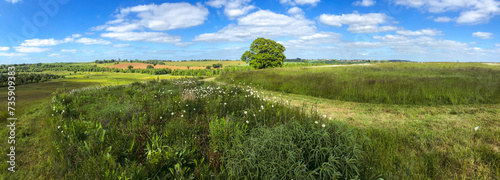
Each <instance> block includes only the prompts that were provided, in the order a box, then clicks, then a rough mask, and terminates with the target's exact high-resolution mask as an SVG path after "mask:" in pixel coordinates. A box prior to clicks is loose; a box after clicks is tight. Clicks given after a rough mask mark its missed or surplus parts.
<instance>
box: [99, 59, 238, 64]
mask: <svg viewBox="0 0 500 180" xmlns="http://www.w3.org/2000/svg"><path fill="white" fill-rule="evenodd" d="M190 61H233V60H229V59H225V60H219V59H199V60H194V59H192V60H180V62H190ZM94 62H95V63H96V64H104V63H115V64H116V63H120V62H124V63H147V64H154V65H156V64H159V65H165V63H166V62H175V61H174V60H158V59H150V60H138V59H134V60H133V59H130V60H128V59H123V60H122V59H109V60H106V59H103V60H95V61H94Z"/></svg>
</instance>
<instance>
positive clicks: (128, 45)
mask: <svg viewBox="0 0 500 180" xmlns="http://www.w3.org/2000/svg"><path fill="white" fill-rule="evenodd" d="M113 47H116V48H122V47H130V44H115V45H113Z"/></svg>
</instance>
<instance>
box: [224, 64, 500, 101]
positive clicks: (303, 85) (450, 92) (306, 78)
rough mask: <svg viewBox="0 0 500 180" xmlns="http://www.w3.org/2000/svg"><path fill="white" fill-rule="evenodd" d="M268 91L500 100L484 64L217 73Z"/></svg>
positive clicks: (499, 81)
mask: <svg viewBox="0 0 500 180" xmlns="http://www.w3.org/2000/svg"><path fill="white" fill-rule="evenodd" d="M219 79H220V80H221V81H225V82H231V83H246V84H250V83H252V84H253V85H255V86H260V87H262V88H264V89H267V90H273V91H281V92H287V93H295V94H303V95H310V96H315V97H322V98H328V99H335V100H343V101H354V102H366V103H383V104H407V105H443V104H487V103H500V68H498V67H495V66H488V65H484V64H473V63H467V64H459V63H425V64H421V63H384V64H377V65H371V66H352V67H333V68H300V69H298V68H290V69H280V71H276V70H274V69H265V70H255V71H242V72H231V73H226V74H223V75H221V76H220V77H219Z"/></svg>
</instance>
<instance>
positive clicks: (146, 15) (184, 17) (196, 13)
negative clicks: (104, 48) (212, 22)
mask: <svg viewBox="0 0 500 180" xmlns="http://www.w3.org/2000/svg"><path fill="white" fill-rule="evenodd" d="M207 16H208V9H207V8H205V7H203V6H202V5H200V4H198V5H196V6H194V5H191V4H189V3H185V2H181V3H163V4H160V5H156V4H149V5H138V6H133V7H127V8H122V9H120V10H119V13H118V14H116V15H115V18H116V19H114V20H111V21H108V22H106V24H105V25H101V26H96V27H93V28H92V29H93V30H104V29H105V30H107V31H113V32H128V31H134V30H144V29H150V30H153V31H166V30H172V29H182V28H188V27H192V26H198V25H201V24H203V23H204V21H205V20H206V19H207Z"/></svg>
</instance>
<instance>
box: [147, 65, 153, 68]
mask: <svg viewBox="0 0 500 180" xmlns="http://www.w3.org/2000/svg"><path fill="white" fill-rule="evenodd" d="M154 68H155V67H154V66H151V65H148V66H147V67H146V69H154Z"/></svg>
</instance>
